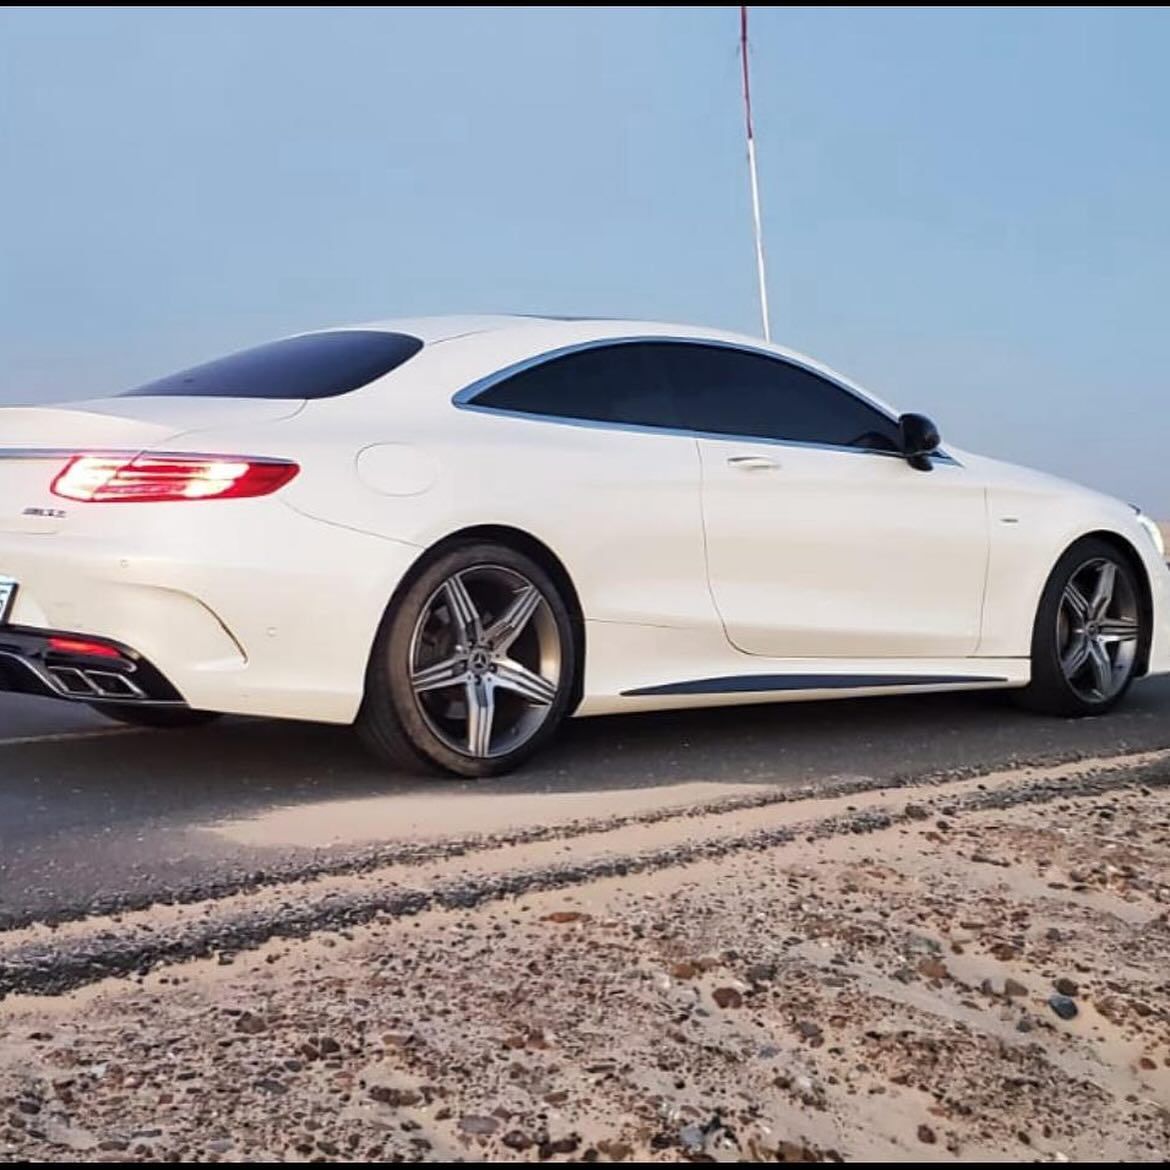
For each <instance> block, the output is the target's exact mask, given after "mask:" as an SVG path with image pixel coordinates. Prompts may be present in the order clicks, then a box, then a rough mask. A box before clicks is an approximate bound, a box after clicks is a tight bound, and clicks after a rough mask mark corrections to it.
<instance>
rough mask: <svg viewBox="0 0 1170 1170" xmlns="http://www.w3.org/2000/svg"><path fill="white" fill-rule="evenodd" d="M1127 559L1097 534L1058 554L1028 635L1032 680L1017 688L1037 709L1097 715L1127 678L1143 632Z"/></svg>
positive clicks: (1122, 691)
mask: <svg viewBox="0 0 1170 1170" xmlns="http://www.w3.org/2000/svg"><path fill="white" fill-rule="evenodd" d="M1145 620H1146V619H1145V617H1144V616H1143V611H1142V601H1141V594H1140V593H1139V589H1138V582H1137V577H1136V573H1135V570H1134V568H1133V566H1132V564H1131V563H1130V561H1129V558H1128V557H1126V556H1124V555H1123V554H1122V553H1120V552H1119V551H1118V550H1117V549H1116V548H1114V547H1113V546H1112V545H1110V544H1108V543H1106V542H1105V541H1102V540H1098V539H1096V538H1086V539H1085V540H1081V541H1078V542H1077V543H1076V544H1075V545H1073V547H1072V548H1070V549H1069V550H1068V552H1066V553H1065V554H1064V556H1063V557H1061V559H1060V561H1059V562H1058V564H1057V566H1056V568H1055V569H1054V570H1053V572H1052V576H1051V577H1050V578H1049V580H1048V584H1047V586H1046V587H1045V590H1044V595H1043V597H1042V598H1041V601H1040V609H1039V612H1038V613H1037V616H1036V625H1035V630H1034V633H1033V636H1032V681H1031V683H1030V684H1029V686H1028V687H1027V688H1025V689H1024V690H1023V691H1022V692H1021V693H1020V697H1021V699H1022V700H1023V702H1024V703H1025V704H1026V705H1027V706H1030V707H1033V708H1035V709H1036V710H1040V711H1046V712H1050V713H1053V714H1060V715H1096V714H1101V713H1103V712H1105V711H1107V710H1109V708H1110V707H1112V706H1113V705H1114V704H1115V703H1116V702H1117V700H1118V699H1120V698H1121V696H1122V695H1124V694H1125V692H1126V690H1127V689H1128V688H1129V684H1130V683H1131V682H1132V681H1133V678H1134V672H1135V669H1136V667H1137V663H1138V655H1139V653H1140V651H1141V647H1142V644H1143V643H1142V639H1143V638H1144V637H1145V636H1146V633H1147V631H1146V629H1145V627H1144V625H1143V623H1144V622H1145Z"/></svg>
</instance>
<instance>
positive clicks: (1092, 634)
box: [1085, 622, 1098, 638]
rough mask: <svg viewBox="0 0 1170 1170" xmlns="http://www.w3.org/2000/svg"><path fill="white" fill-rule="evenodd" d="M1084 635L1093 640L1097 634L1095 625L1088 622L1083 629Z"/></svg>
mask: <svg viewBox="0 0 1170 1170" xmlns="http://www.w3.org/2000/svg"><path fill="white" fill-rule="evenodd" d="M1085 633H1086V634H1088V635H1089V637H1090V638H1095V637H1096V636H1097V633H1098V626H1097V623H1096V622H1090V623H1089V624H1088V626H1087V627H1086V628H1085Z"/></svg>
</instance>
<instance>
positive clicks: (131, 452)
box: [0, 436, 295, 464]
mask: <svg viewBox="0 0 1170 1170" xmlns="http://www.w3.org/2000/svg"><path fill="white" fill-rule="evenodd" d="M172 437H174V436H172ZM79 455H85V456H95V457H97V458H99V459H138V458H141V457H142V456H146V457H147V458H150V459H175V458H178V459H207V460H212V459H224V460H232V461H234V462H240V461H243V460H246V461H247V462H248V463H265V464H269V463H276V464H283V463H291V462H295V460H290V459H281V458H280V457H279V456H275V455H225V454H214V453H212V452H210V451H155V450H153V449H152V448H150V447H146V448H143V447H0V459H75V458H77V457H78V456H79Z"/></svg>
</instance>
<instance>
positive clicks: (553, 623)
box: [356, 541, 577, 777]
mask: <svg viewBox="0 0 1170 1170" xmlns="http://www.w3.org/2000/svg"><path fill="white" fill-rule="evenodd" d="M465 574H466V578H465V577H464V575H465ZM456 575H458V578H457V580H458V581H459V582H463V581H465V580H466V583H467V586H466V587H467V590H468V596H472V597H473V601H474V602H475V604H474V605H473V608H472V611H471V613H472V615H473V617H474V618H475V621H476V623H478V625H477V628H479V629H480V630H481V633H482V636H483V639H484V640H483V641H482V643H481V641H480V639H479V638H477V637H475V636H472V637H470V638H469V639H467V644H466V645H465V643H464V641H460V640H459V638H458V631H457V629H456V622H457V621H459V616H458V613H457V611H456V610H455V609H454V608H453V606H452V603H451V600H450V594H448V593H447V590H448V589H449V588H450V586H451V583H452V581H453V579H456ZM513 586H514V588H515V591H514V592H511V593H509V592H508V589H510V588H512V587H513ZM528 586H532V587H534V588H535V590H536V591H537V592H538V593H539V600H538V601H535V602H534V603H533V604H534V606H535V607H536V608H534V610H533V612H532V614H531V615H530V617H528V618H526V619H525V622H526V623H527V625H525V626H524V627H523V628H522V630H521V632H520V633H519V634H517V635H514V636H513V637H514V640H513V641H512V642H510V643H509V644H508V646H507V647H505V648H504V650H502V651H500V654H501V655H502V656H503V658H504V659H506V661H503V662H501V661H499V660H497V659H495V658H493V657H492V656H493V655H494V654H495V650H494V649H493V648H492V646H491V645H490V644H489V642H490V639H489V637H488V636H489V635H490V634H491V632H492V630H493V629H495V628H496V627H497V625H498V623H499V621H500V618H501V617H502V615H503V614H504V613H505V611H508V610H509V607H510V606H511V605H513V604H515V603H516V602H517V601H518V600H519V598H520V596H521V593H525V594H527V590H528ZM493 590H495V596H493ZM476 591H478V593H479V597H478V598H476V597H474V593H475V592H476ZM485 598H486V603H485V601H484V599H485ZM541 603H543V605H542V604H541ZM444 618H445V621H444ZM481 645H482V646H483V650H482V651H481V657H480V659H479V661H474V662H473V659H472V658H471V657H468V655H469V654H472V653H475V651H476V650H477V648H479V647H480V646H481ZM575 645H576V644H575V640H574V638H573V628H572V622H571V619H570V616H569V611H568V608H567V606H566V604H565V600H564V598H563V597H562V596H561V594H560V592H559V590H558V589H557V587H556V585H555V584H554V582H553V581H552V579H551V578H550V577H549V575H548V573H546V572H545V570H544V569H543V568H542V567H541V566H540V565H539V564H538V563H537V562H536V561H534V560H533V559H532V558H531V557H528V556H526V555H525V554H523V553H520V552H517V551H516V550H515V549H513V548H510V547H508V546H507V545H502V544H495V543H488V542H481V541H477V542H469V543H467V544H461V545H455V546H453V547H451V548H449V549H447V550H446V551H445V552H443V553H441V554H440V555H438V556H437V557H435V559H433V560H432V561H431V562H430V563H429V564H427V565H426V566H425V568H423V570H422V571H421V572H420V573H418V574H417V576H415V577H414V579H413V580H412V581H411V582H410V584H409V585H408V586H407V588H406V589H405V591H404V592H403V593H402V594H401V595H400V596H398V597H397V598H396V599H395V601H394V602H393V604H392V605H391V606H390V607H389V609H387V611H386V614H385V616H384V617H383V619H382V623H381V626H380V628H379V630H378V634H377V637H376V638H375V641H374V647H373V651H372V653H371V655H370V663H369V666H368V669H367V671H366V689H365V697H364V699H363V702H362V707H361V710H360V712H359V713H358V718H357V722H356V728H357V732H358V734H359V735H360V737H361V738H362V740H363V742H364V743H365V744H366V746H367V747H368V748H369V749H370V751H371V752H373V754H374V755H375V756H376V757H377V758H378V759H379V760H381V761H382V762H384V763H387V764H390V765H391V766H393V767H395V768H399V769H404V770H406V771H412V772H418V771H420V770H423V771H427V772H431V773H439V774H446V775H449V776H451V775H453V776H460V777H481V776H498V775H502V774H503V773H505V772H509V771H511V770H512V769H514V768H516V767H517V766H518V765H520V764H521V763H523V761H524V760H526V759H528V758H529V757H530V756H531V755H533V754H534V753H535V752H537V751H539V750H540V748H541V747H542V746H543V745H544V744H545V743H547V742H548V740H549V739H550V738H551V737H552V736H553V735H554V734H555V733H556V730H557V728H558V726H559V725H560V723H561V721H562V720H563V719H564V717H565V715H566V713H567V711H568V707H569V704H570V701H571V697H572V694H573V680H574V677H575V674H576V671H577V656H576V650H575ZM469 647H470V649H469ZM513 650H514V653H513ZM428 654H429V655H430V656H431V657H432V658H433V660H434V661H433V662H432V663H431V664H430V666H431V669H434V667H435V665H436V664H437V665H438V666H440V667H442V665H443V664H445V663H446V662H448V661H449V662H452V663H455V666H454V668H453V669H455V670H458V669H460V664H462V666H463V667H465V668H466V671H467V673H466V675H465V677H464V681H458V679H457V680H456V681H452V682H449V683H442V684H439V685H437V686H435V687H434V688H433V689H431V690H428V691H426V692H425V694H423V693H416V687H415V685H414V684H415V683H417V681H418V679H419V673H418V672H421V671H422V670H424V669H426V666H425V665H423V664H420V657H426V656H427V655H428ZM483 654H486V655H487V656H488V659H489V660H490V661H489V663H487V664H485V662H484V661H483V658H482V655H483ZM513 659H515V662H516V663H519V664H520V665H522V666H524V667H525V669H527V665H528V663H531V662H533V661H534V660H538V661H537V665H536V666H534V667H533V668H532V670H531V671H530V672H529V674H530V675H531V674H535V675H537V676H539V677H537V679H536V681H537V682H539V683H542V684H543V685H544V687H546V688H547V690H548V695H551V699H550V700H549V701H547V702H546V701H545V699H546V698H547V697H548V696H547V695H545V694H543V693H542V694H541V696H540V701H539V702H538V701H536V700H534V699H527V698H521V697H520V696H519V695H518V694H517V693H516V692H515V691H514V690H513V689H512V685H511V683H509V684H507V685H505V682H504V677H503V672H504V668H505V667H507V665H508V662H511V661H512V660H513ZM523 659H526V660H527V662H523V661H522V660H523ZM546 660H547V661H551V662H555V664H556V669H555V671H553V670H552V669H551V668H547V669H546V668H545V662H546ZM497 670H498V671H500V672H501V673H500V674H499V675H496V674H495V672H496V671H497ZM474 672H478V673H474ZM508 673H511V672H510V671H509V672H508ZM554 673H555V679H553V678H552V677H549V676H551V675H553V674H554ZM489 674H491V675H493V676H494V677H491V678H489V677H488V676H489ZM412 680H413V682H412ZM489 683H490V685H487V684H489ZM481 684H483V687H484V691H486V692H487V693H489V694H491V695H493V696H494V695H496V694H497V693H498V694H499V698H498V699H497V698H492V699H490V700H489V702H490V704H492V706H490V707H489V708H488V709H489V711H490V715H489V717H488V719H487V726H488V728H489V730H488V733H487V739H486V741H485V745H484V748H483V751H481V752H480V754H472V751H471V742H470V741H471V736H472V714H471V706H472V700H473V695H474V694H477V693H481V692H479V691H476V690H475V689H474V688H476V687H478V686H480V685H481ZM497 703H498V704H500V706H499V708H498V711H497V708H496V706H495V704H497ZM461 705H462V709H463V711H464V712H465V714H464V717H463V718H464V720H465V727H466V734H465V738H464V739H463V747H459V746H457V743H458V740H459V738H460V735H461V731H460V724H459V716H458V712H459V709H460V706H461ZM452 713H453V714H452ZM505 715H506V716H507V718H505ZM497 720H498V722H496V721H497ZM509 721H514V723H515V727H512V726H511V725H510V722H509ZM509 744H514V746H509Z"/></svg>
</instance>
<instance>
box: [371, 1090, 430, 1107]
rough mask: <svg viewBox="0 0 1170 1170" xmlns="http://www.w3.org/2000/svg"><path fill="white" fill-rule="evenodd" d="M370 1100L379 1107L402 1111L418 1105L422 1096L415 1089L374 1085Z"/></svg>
mask: <svg viewBox="0 0 1170 1170" xmlns="http://www.w3.org/2000/svg"><path fill="white" fill-rule="evenodd" d="M370 1099H371V1100H373V1101H377V1102H378V1104H379V1105H389V1106H390V1107H391V1108H392V1109H402V1108H408V1107H409V1106H411V1105H417V1104H418V1103H419V1102H420V1101H421V1100H422V1094H421V1093H418V1092H416V1091H415V1090H414V1089H401V1088H396V1087H395V1086H393V1085H373V1086H371V1088H370Z"/></svg>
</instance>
